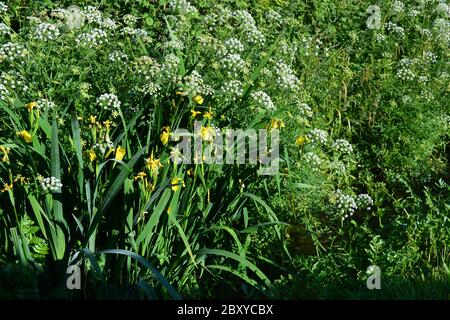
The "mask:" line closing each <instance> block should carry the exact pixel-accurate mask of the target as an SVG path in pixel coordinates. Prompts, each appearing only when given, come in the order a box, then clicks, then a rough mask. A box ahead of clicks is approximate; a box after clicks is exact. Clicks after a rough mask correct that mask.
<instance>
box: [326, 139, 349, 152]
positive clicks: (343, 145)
mask: <svg viewBox="0 0 450 320" xmlns="http://www.w3.org/2000/svg"><path fill="white" fill-rule="evenodd" d="M331 148H332V149H333V150H334V151H336V152H339V153H343V154H346V153H348V154H350V153H352V152H353V147H352V145H351V144H350V142H348V141H347V140H344V139H337V140H336V141H334V142H333V144H332V145H331Z"/></svg>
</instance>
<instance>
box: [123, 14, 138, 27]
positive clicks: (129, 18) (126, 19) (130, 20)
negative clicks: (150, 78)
mask: <svg viewBox="0 0 450 320" xmlns="http://www.w3.org/2000/svg"><path fill="white" fill-rule="evenodd" d="M122 20H123V23H124V24H125V25H127V26H129V27H134V26H135V25H136V23H137V21H138V18H137V17H136V16H134V15H132V14H129V13H128V14H126V15H124V16H123V17H122Z"/></svg>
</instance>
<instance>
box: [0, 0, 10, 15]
mask: <svg viewBox="0 0 450 320" xmlns="http://www.w3.org/2000/svg"><path fill="white" fill-rule="evenodd" d="M7 11H8V6H7V5H6V4H5V3H3V2H0V13H6V12H7Z"/></svg>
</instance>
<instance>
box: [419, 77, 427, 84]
mask: <svg viewBox="0 0 450 320" xmlns="http://www.w3.org/2000/svg"><path fill="white" fill-rule="evenodd" d="M417 81H419V82H420V83H427V82H428V77H427V76H419V77H418V78H417Z"/></svg>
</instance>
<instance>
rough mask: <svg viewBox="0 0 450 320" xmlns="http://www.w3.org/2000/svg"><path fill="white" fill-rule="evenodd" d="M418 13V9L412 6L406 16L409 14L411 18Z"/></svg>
mask: <svg viewBox="0 0 450 320" xmlns="http://www.w3.org/2000/svg"><path fill="white" fill-rule="evenodd" d="M419 14H420V11H419V10H417V9H414V8H412V9H410V10H409V11H408V16H410V17H411V18H415V17H417V16H418V15H419Z"/></svg>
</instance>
